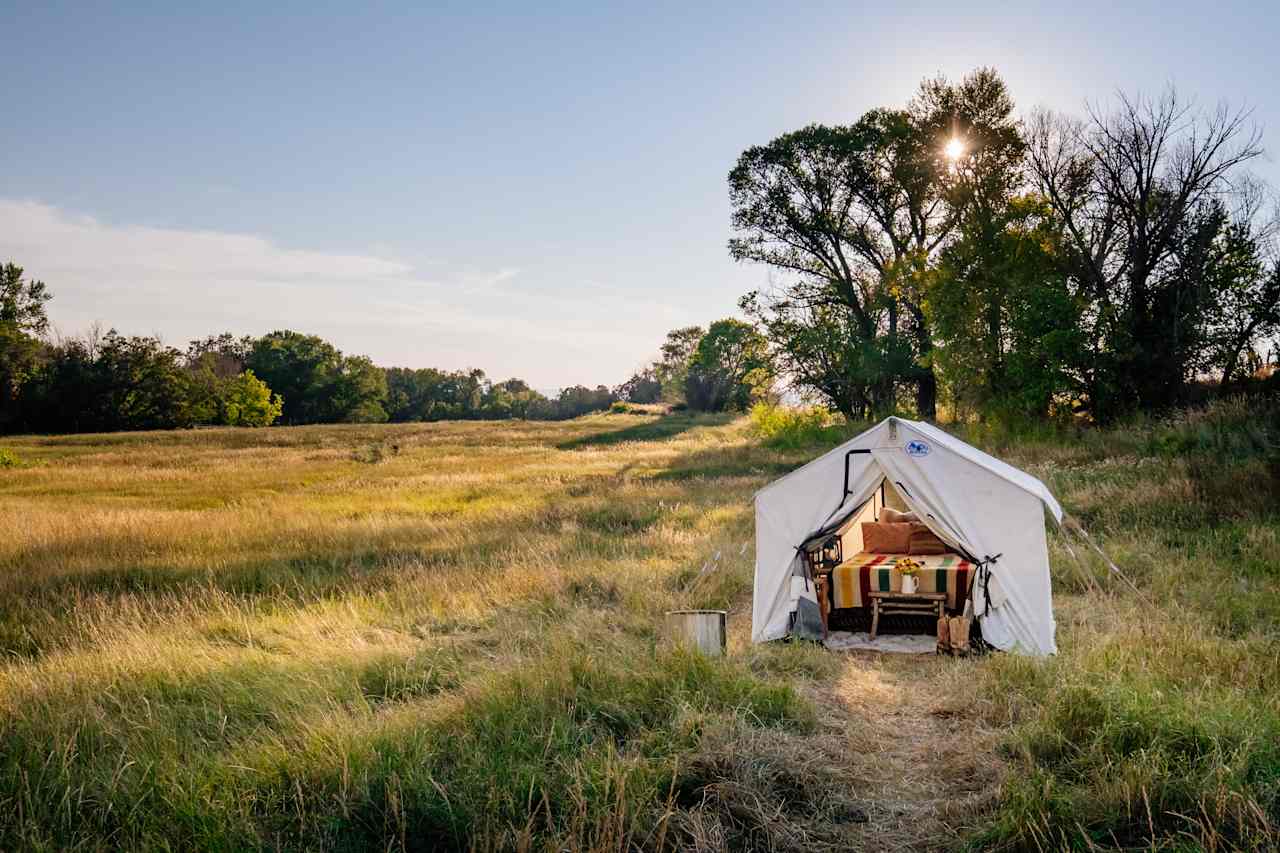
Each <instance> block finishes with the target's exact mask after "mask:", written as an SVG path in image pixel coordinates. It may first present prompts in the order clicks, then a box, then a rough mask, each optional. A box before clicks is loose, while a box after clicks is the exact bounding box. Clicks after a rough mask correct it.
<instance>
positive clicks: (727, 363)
mask: <svg viewBox="0 0 1280 853" xmlns="http://www.w3.org/2000/svg"><path fill="white" fill-rule="evenodd" d="M772 382H773V367H772V363H771V361H770V358H769V344H768V341H766V340H765V339H764V336H763V335H761V334H760V333H759V332H758V331H756V328H755V327H754V326H752V325H751V324H750V323H744V322H742V321H741V320H734V319H727V320H718V321H716V322H715V323H712V324H711V326H710V327H709V328H708V329H707V333H706V335H704V336H703V337H702V340H700V341H699V342H698V347H697V349H695V350H694V352H693V356H692V358H691V359H690V361H689V372H688V375H687V377H686V379H685V397H686V399H687V400H688V402H689V407H690V408H693V409H698V410H701V411H709V412H721V411H725V410H726V409H736V410H739V411H744V410H746V409H748V408H750V406H751V404H752V403H753V402H755V401H756V400H758V399H759V398H761V397H762V396H763V395H764V394H766V393H767V392H768V390H769V388H770V386H771V385H772Z"/></svg>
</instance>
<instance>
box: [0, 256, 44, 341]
mask: <svg viewBox="0 0 1280 853" xmlns="http://www.w3.org/2000/svg"><path fill="white" fill-rule="evenodd" d="M52 298H53V294H51V293H49V290H48V288H47V287H45V283H44V282H43V281H36V280H34V279H27V278H26V277H25V276H24V274H23V269H22V267H20V266H18V265H17V264H14V263H12V262H10V263H7V264H4V265H3V266H0V326H9V327H11V328H16V329H17V330H18V331H20V332H23V333H25V334H28V335H34V336H36V337H40V336H42V335H44V334H45V332H47V331H48V330H49V317H48V315H47V314H46V312H45V307H44V306H45V303H47V302H48V301H49V300H50V299H52Z"/></svg>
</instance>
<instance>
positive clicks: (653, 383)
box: [613, 364, 662, 403]
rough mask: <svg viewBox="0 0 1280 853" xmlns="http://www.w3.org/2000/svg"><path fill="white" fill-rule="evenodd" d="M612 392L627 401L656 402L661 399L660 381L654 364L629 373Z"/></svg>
mask: <svg viewBox="0 0 1280 853" xmlns="http://www.w3.org/2000/svg"><path fill="white" fill-rule="evenodd" d="M613 393H614V394H615V395H617V396H618V397H619V398H621V399H623V400H626V401H627V402H628V403H657V402H660V401H661V400H662V381H661V380H659V379H658V371H657V369H656V367H655V365H652V364H651V365H649V366H648V367H644V368H641V369H640V370H637V371H636V372H635V373H633V374H631V378H630V379H628V380H627V381H626V382H623V383H622V384H621V385H619V386H618V387H617V388H615V389H614V391H613Z"/></svg>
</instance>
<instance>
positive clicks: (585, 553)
mask: <svg viewBox="0 0 1280 853" xmlns="http://www.w3.org/2000/svg"><path fill="white" fill-rule="evenodd" d="M837 432H838V431H837ZM837 437H838V436H837V435H836V434H835V433H833V432H832V431H831V430H826V431H820V434H819V435H818V437H816V438H814V439H813V440H814V441H834V440H836V438H837ZM966 437H967V438H969V439H971V440H973V441H975V442H977V443H979V444H981V445H984V446H986V447H987V448H988V449H991V450H993V451H995V452H997V453H999V454H1001V455H1003V456H1004V457H1005V458H1007V459H1009V460H1010V461H1011V462H1013V463H1014V464H1017V465H1019V466H1022V467H1025V468H1026V469H1028V470H1030V471H1031V472H1032V473H1034V474H1036V475H1037V476H1039V477H1041V478H1042V479H1044V480H1045V481H1046V482H1047V483H1048V484H1049V485H1050V488H1052V489H1053V490H1054V491H1055V493H1056V494H1057V495H1058V496H1059V498H1060V499H1061V500H1062V502H1063V503H1064V505H1065V506H1066V507H1067V509H1068V511H1069V512H1071V513H1072V514H1074V515H1075V516H1076V517H1078V518H1079V519H1081V520H1082V521H1083V523H1084V525H1085V527H1087V528H1088V529H1089V530H1090V531H1091V532H1092V533H1093V535H1094V537H1095V538H1096V539H1098V540H1099V541H1100V542H1101V543H1102V545H1103V547H1104V548H1106V550H1107V551H1108V553H1109V554H1111V556H1113V557H1114V558H1115V560H1116V562H1117V563H1118V564H1119V565H1120V566H1121V567H1122V568H1123V569H1124V571H1125V573H1126V574H1127V575H1128V576H1129V577H1130V578H1131V579H1132V580H1133V582H1134V583H1135V584H1136V586H1137V588H1138V590H1137V591H1134V590H1131V589H1130V588H1129V587H1128V586H1127V585H1126V584H1125V583H1124V582H1123V581H1120V580H1117V579H1116V578H1114V577H1110V576H1109V572H1108V570H1107V569H1106V568H1105V566H1104V565H1103V563H1102V561H1101V560H1099V559H1097V558H1096V556H1093V555H1090V553H1089V552H1086V551H1082V550H1081V549H1082V543H1080V542H1078V541H1077V542H1075V543H1074V547H1075V548H1076V550H1077V553H1078V554H1079V555H1080V556H1081V558H1082V559H1081V561H1080V562H1081V563H1082V564H1083V567H1082V566H1081V565H1080V564H1077V563H1076V562H1075V561H1072V560H1070V559H1069V557H1068V553H1067V551H1066V548H1065V546H1066V543H1065V542H1064V540H1063V539H1062V538H1061V537H1060V536H1058V535H1055V536H1054V537H1053V539H1052V557H1053V561H1054V572H1055V594H1056V606H1057V611H1058V627H1059V645H1060V647H1061V650H1062V651H1061V654H1060V655H1059V656H1057V657H1056V658H1054V659H1052V660H1049V661H1033V660H1028V659H1024V658H1017V657H1012V656H1004V655H994V656H990V657H986V658H982V659H970V660H942V659H934V658H923V659H903V658H902V657H897V658H894V657H892V656H889V657H884V658H880V657H875V656H854V655H843V656H842V655H834V654H830V653H826V652H824V651H821V650H818V649H816V648H813V647H809V646H805V645H785V644H773V645H770V646H767V647H753V646H750V645H749V644H748V643H747V633H748V630H749V622H750V612H749V606H750V596H751V572H752V568H751V567H752V562H753V558H754V555H753V536H754V533H753V523H752V512H751V505H750V497H751V494H752V492H753V491H754V490H755V489H756V488H758V487H759V486H760V485H762V484H764V483H765V482H767V481H768V480H770V479H772V478H773V477H776V476H778V475H779V474H781V473H783V472H785V471H787V470H790V469H791V468H793V467H795V466H796V465H798V464H800V463H802V462H803V461H805V460H806V459H808V458H810V457H811V456H813V455H814V454H815V453H816V452H818V451H819V450H820V449H821V447H820V446H798V447H797V446H795V445H796V444H797V442H794V441H790V442H789V441H784V440H780V437H779V436H774V439H773V440H772V441H771V442H770V441H766V440H765V439H763V438H762V437H761V436H760V435H758V434H757V432H755V431H753V429H752V426H751V424H750V422H749V421H748V420H747V419H738V420H729V419H726V418H710V417H703V418H695V417H686V416H670V417H666V418H658V417H653V416H637V415H605V416H595V417H588V418H583V419H579V420H576V421H571V422H566V423H532V422H531V423H524V422H517V423H440V424H414V425H401V426H376V427H362V426H334V427H310V428H288V429H286V428H278V429H268V430H257V431H253V430H230V429H228V430H201V431H186V432H170V433H147V434H116V435H89V436H68V437H54V438H40V437H22V438H15V439H5V440H2V441H0V448H2V449H4V450H6V451H8V452H9V453H8V455H7V456H6V457H5V458H9V459H11V460H12V461H13V463H14V464H9V465H7V466H5V467H0V651H2V652H3V655H4V664H3V669H2V670H0V849H4V850H18V849H36V850H55V849H57V850H61V849H85V850H96V849H104V850H105V849H121V848H125V849H221V850H232V849H261V848H266V849H298V850H301V849H307V850H314V849H330V850H368V849H380V850H382V849H393V850H394V849H414V850H434V849H492V848H509V849H523V850H542V849H546V850H583V851H586V850H605V849H610V850H624V849H629V848H630V849H654V850H656V849H698V850H719V849H753V850H802V849H804V850H814V849H864V850H928V849H956V848H961V849H962V848H965V847H970V848H983V849H986V848H992V849H1009V850H1013V849H1027V850H1036V849H1043V850H1053V849H1062V848H1067V847H1070V848H1075V849H1080V850H1086V849H1092V848H1113V847H1123V848H1132V849H1188V850H1189V849H1219V850H1227V849H1259V850H1261V849H1274V848H1276V847H1277V846H1278V845H1280V630H1278V628H1277V626H1278V625H1280V621H1278V620H1280V560H1278V559H1277V555H1280V514H1278V512H1277V507H1278V505H1280V504H1278V503H1277V502H1278V501H1280V463H1278V462H1277V458H1278V457H1277V445H1278V444H1280V424H1278V423H1277V418H1276V409H1275V408H1273V407H1269V406H1265V405H1261V404H1253V405H1246V404H1244V403H1240V402H1233V403H1225V404H1221V405H1219V406H1218V407H1216V408H1215V409H1213V410H1210V411H1208V412H1202V413H1195V414H1191V415H1187V416H1185V417H1183V418H1181V419H1177V420H1175V421H1170V422H1164V423H1152V424H1142V425H1137V426H1134V427H1131V428H1127V429H1124V430H1119V429H1118V430H1114V431H1110V432H1083V433H1070V434H1067V433H1062V432H1059V431H1049V430H1046V431H1043V432H1041V433H1028V434H1023V435H1019V436H1011V435H1002V434H997V433H973V432H969V433H967V434H966ZM800 444H803V442H800ZM779 447H785V448H786V449H776V448H779ZM677 607H714V608H725V609H728V610H729V611H730V632H731V642H730V656H729V657H728V659H727V660H725V661H723V662H707V661H705V660H701V659H698V658H692V657H688V656H684V655H680V654H675V653H671V652H668V651H665V650H663V649H662V648H661V647H660V645H659V644H658V642H657V638H656V630H657V627H658V626H659V624H660V622H661V616H662V613H663V611H665V610H668V609H673V608H677ZM862 818H865V820H863V819H862Z"/></svg>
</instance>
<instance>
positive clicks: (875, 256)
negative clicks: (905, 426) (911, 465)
mask: <svg viewBox="0 0 1280 853" xmlns="http://www.w3.org/2000/svg"><path fill="white" fill-rule="evenodd" d="M1012 109H1013V107H1012V101H1011V99H1010V98H1009V97H1008V93H1007V90H1006V88H1005V86H1004V83H1003V81H1002V80H1001V79H1000V78H999V76H998V75H996V74H995V72H994V71H990V70H987V69H983V70H980V71H977V72H974V73H973V74H972V75H970V76H969V77H967V78H965V79H964V80H963V81H961V82H960V83H959V84H955V85H952V84H949V83H947V82H946V81H945V80H942V79H934V80H926V81H925V82H924V83H923V84H922V85H921V87H920V90H919V92H918V94H917V96H916V97H915V98H914V99H913V100H912V102H911V103H910V104H909V105H908V106H907V107H906V108H905V109H900V110H894V109H877V110H872V111H870V112H868V113H867V114H865V115H864V116H863V117H862V118H861V119H860V120H859V121H858V122H857V123H856V124H854V125H851V126H844V127H826V126H822V125H812V126H810V127H807V128H804V129H803V130H800V131H796V132H794V133H789V134H785V135H783V136H781V137H779V138H778V139H775V140H774V141H773V142H771V143H769V144H767V145H764V146H759V147H755V148H750V149H748V150H747V151H745V152H744V153H743V154H742V156H741V157H740V158H739V160H738V164H737V166H736V167H735V168H734V170H733V171H732V172H731V173H730V175H729V197H730V203H731V205H732V208H733V212H732V225H733V228H734V230H735V232H736V235H735V236H734V238H733V239H731V240H730V242H729V249H730V253H731V254H732V256H733V257H734V258H735V259H737V260H745V261H754V262H758V263H764V264H767V265H769V266H771V267H773V268H775V269H777V270H779V271H781V272H782V273H783V274H784V278H785V281H784V282H783V284H782V286H781V287H780V288H778V290H777V291H775V292H773V293H768V294H757V295H756V296H755V297H754V298H753V300H752V302H753V305H754V308H755V311H756V315H757V316H758V317H759V318H760V319H761V320H762V322H764V324H765V326H766V327H767V328H771V329H781V328H786V329H788V330H791V331H793V332H797V333H800V332H803V325H804V324H805V323H806V322H809V321H812V323H813V324H814V327H813V329H812V331H813V334H799V335H788V336H787V338H786V340H783V341H779V343H780V344H781V346H782V347H783V348H784V349H785V348H786V347H787V346H789V345H790V344H789V343H788V341H795V340H797V339H803V341H804V343H805V344H807V345H808V346H809V347H812V346H816V345H819V344H820V343H821V342H822V341H831V342H832V343H833V344H835V345H837V346H838V348H839V352H833V353H831V354H830V357H826V358H813V357H812V356H813V355H814V353H813V352H812V351H810V352H809V354H808V355H806V356H805V357H804V358H803V359H802V360H803V361H804V362H805V363H807V364H810V365H817V364H821V365H824V368H823V370H822V371H818V372H816V373H814V372H813V371H806V372H804V373H802V374H800V375H799V376H793V377H792V378H793V380H794V381H796V382H797V383H798V384H800V385H801V386H803V387H806V388H807V389H808V390H813V391H816V392H818V393H819V394H820V395H821V396H823V397H826V398H827V399H828V401H829V402H830V403H832V404H833V405H835V406H836V407H837V408H846V407H853V408H860V407H861V404H860V402H859V401H861V400H867V401H869V408H870V409H872V410H885V409H889V408H892V407H893V406H895V405H896V402H897V392H898V389H899V387H900V386H902V385H907V386H910V387H913V388H914V391H915V395H914V396H915V406H916V409H917V410H918V411H919V413H920V414H921V415H923V416H925V417H933V416H934V415H935V413H936V407H937V388H938V385H937V376H936V374H935V371H934V366H933V358H934V352H933V350H934V340H933V334H932V328H931V325H930V323H929V321H928V318H927V316H926V305H925V300H926V288H925V284H926V283H927V282H928V280H929V273H930V271H931V269H932V268H933V266H934V265H935V264H936V262H937V259H938V255H939V252H940V251H941V250H942V249H943V247H944V246H945V245H946V243H947V241H948V239H949V238H950V237H951V236H952V234H953V233H954V230H955V228H956V224H957V221H958V217H957V211H956V209H955V206H954V204H953V203H951V199H949V198H948V191H949V189H951V187H950V186H949V184H948V180H947V178H948V175H947V171H946V170H947V163H946V158H945V157H944V154H943V152H944V150H945V144H946V142H947V140H949V139H951V138H956V137H959V138H964V139H972V140H973V141H974V143H975V144H976V143H981V145H982V147H983V148H984V149H985V150H988V151H990V152H996V151H1000V156H1015V157H1016V151H1014V152H1012V153H1009V154H1005V153H1004V151H1003V146H1009V145H1011V144H1014V145H1016V141H1017V134H1016V128H1015V126H1014V122H1013V118H1012ZM819 326H820V328H819ZM835 329H843V330H846V331H847V333H849V334H852V335H854V336H855V339H854V340H853V341H852V342H845V341H841V340H839V339H838V338H837V337H835V336H833V335H832V334H831V333H832V331H833V330H835ZM904 353H909V354H910V358H907V359H904V358H902V355H903V354H904ZM877 368H882V369H885V370H888V371H891V372H888V373H884V374H879V375H877V374H875V373H874V370H875V369H877ZM826 370H837V371H839V370H845V371H847V373H846V375H838V374H828V373H826V372H825V371H826ZM839 385H850V386H854V385H856V386H857V387H854V388H850V389H849V390H846V391H843V392H841V393H840V394H839V395H837V396H835V397H832V396H831V389H833V388H835V387H837V386H839Z"/></svg>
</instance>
